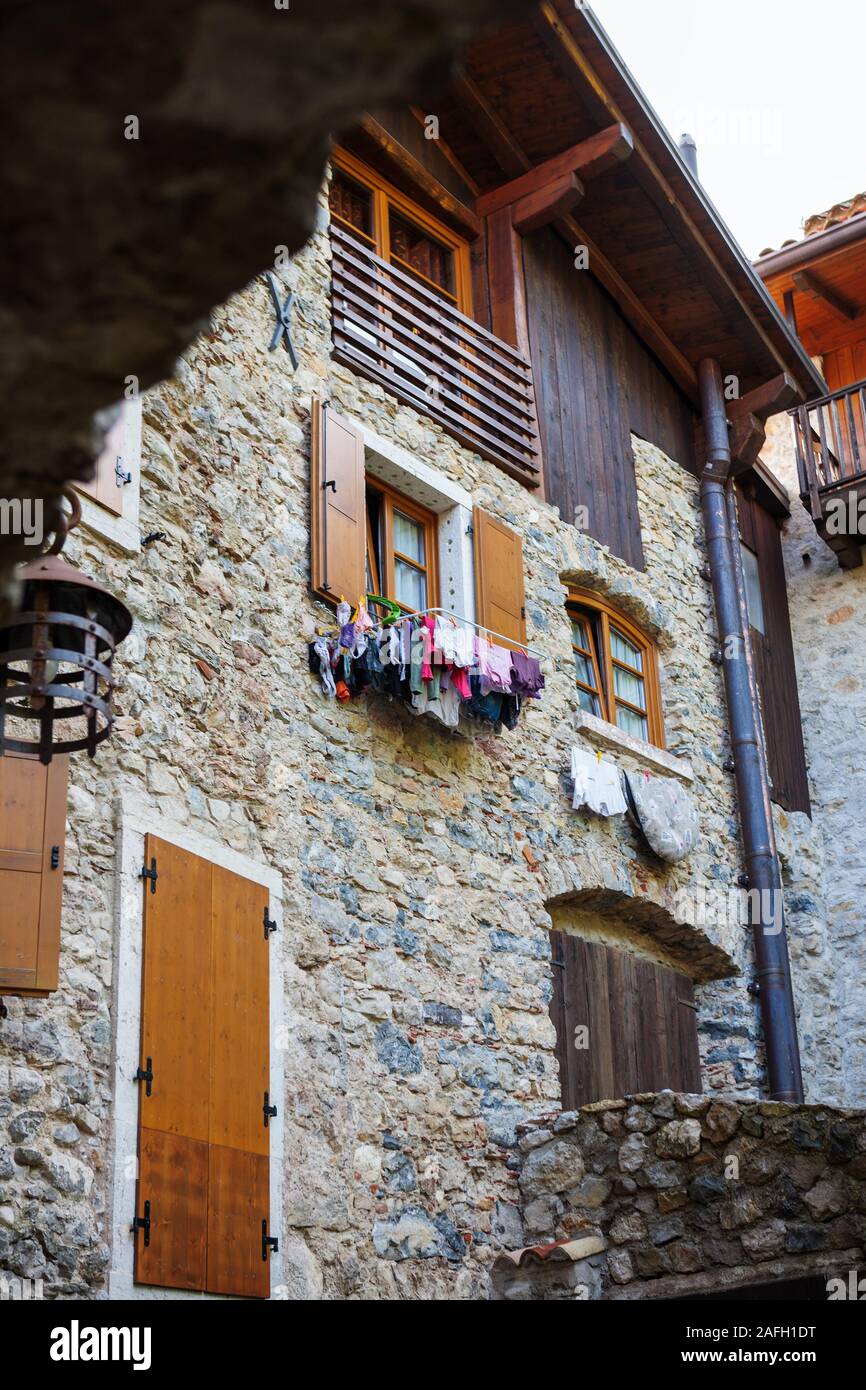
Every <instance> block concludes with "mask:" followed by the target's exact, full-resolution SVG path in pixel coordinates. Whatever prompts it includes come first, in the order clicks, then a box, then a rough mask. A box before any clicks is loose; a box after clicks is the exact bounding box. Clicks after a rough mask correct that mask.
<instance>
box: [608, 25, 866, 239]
mask: <svg viewBox="0 0 866 1390" xmlns="http://www.w3.org/2000/svg"><path fill="white" fill-rule="evenodd" d="M592 8H593V10H594V11H595V13H596V15H597V16H598V18H599V19H600V20H601V22H602V24H603V25H604V27H605V29H606V30H607V32H608V34H609V35H610V37H611V39H612V40H613V43H614V45H615V46H616V48H617V49H618V50H619V53H620V55H621V57H622V58H623V59H624V61H625V64H626V66H627V67H628V68H629V69H630V71H631V73H632V76H633V77H634V78H635V80H636V81H637V82H638V84H639V85H640V86H641V87H642V88H643V91H644V93H645V95H646V96H647V97H648V98H649V101H650V104H651V105H652V106H653V107H654V108H655V111H656V114H657V115H658V116H659V117H660V118H661V120H662V121H663V122H664V124H665V125H666V126H667V128H668V130H669V132H670V133H671V135H672V136H673V137H674V140H678V139H679V137H680V135H681V134H682V133H683V132H684V131H688V132H689V133H690V134H692V135H693V136H694V137H695V140H696V142H697V146H698V169H699V173H700V177H701V182H702V183H703V184H704V187H705V189H706V191H707V193H708V195H709V197H710V198H711V199H712V201H713V202H714V203H715V205H716V207H717V208H718V210H719V212H720V213H721V215H722V217H723V218H724V220H725V221H726V222H727V224H728V226H729V227H730V229H731V231H732V232H733V233H734V235H735V236H736V237H737V238H738V240H739V241H740V243H741V245H742V246H743V249H744V250H745V251H746V252H747V254H748V255H749V256H751V257H753V258H754V257H755V256H757V255H758V253H759V252H760V251H762V250H763V249H764V248H765V247H768V246H770V247H773V248H776V247H778V246H781V244H782V242H783V241H785V240H787V239H788V238H790V237H798V236H800V235H801V234H802V223H803V219H804V218H805V217H808V216H809V214H810V213H813V212H823V211H825V210H826V209H827V208H829V207H832V206H833V204H834V203H838V202H842V201H843V200H844V199H845V198H850V197H851V196H852V195H853V194H854V193H860V192H863V191H864V190H866V110H864V97H866V0H722V3H718V2H716V3H713V0H592Z"/></svg>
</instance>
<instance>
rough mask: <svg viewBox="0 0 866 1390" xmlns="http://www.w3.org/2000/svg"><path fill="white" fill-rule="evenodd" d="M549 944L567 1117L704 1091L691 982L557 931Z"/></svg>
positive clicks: (673, 972)
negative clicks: (595, 1104) (650, 1094)
mask: <svg viewBox="0 0 866 1390" xmlns="http://www.w3.org/2000/svg"><path fill="white" fill-rule="evenodd" d="M550 941H551V951H552V963H553V997H552V1000H551V1005H550V1016H551V1019H552V1020H553V1025H554V1027H555V1028H556V1042H557V1049H556V1050H557V1057H558V1059H559V1071H560V1080H561V1085H562V1105H563V1109H565V1110H575V1109H577V1107H578V1106H581V1105H588V1104H589V1103H590V1102H591V1101H596V1100H616V1099H619V1098H620V1097H621V1096H625V1095H633V1094H636V1093H638V1092H640V1091H661V1090H665V1089H670V1090H673V1091H688V1092H698V1091H700V1089H701V1067H700V1055H699V1052H698V1033H697V1016H696V1013H695V997H694V987H693V985H692V981H691V980H690V979H689V977H688V976H687V975H682V974H680V973H679V971H677V970H672V969H670V968H669V967H668V966H664V965H658V964H656V962H654V961H649V960H644V959H643V958H642V957H640V956H636V955H633V954H632V953H631V952H629V951H622V950H618V949H617V948H616V947H613V946H606V945H604V944H603V943H601V942H596V941H585V940H583V939H582V938H581V937H578V936H573V935H571V933H569V932H561V931H552V932H551V934H550Z"/></svg>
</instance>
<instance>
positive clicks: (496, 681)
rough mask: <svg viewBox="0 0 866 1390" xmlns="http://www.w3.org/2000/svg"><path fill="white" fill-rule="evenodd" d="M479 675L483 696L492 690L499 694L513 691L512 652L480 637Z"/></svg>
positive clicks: (478, 653)
mask: <svg viewBox="0 0 866 1390" xmlns="http://www.w3.org/2000/svg"><path fill="white" fill-rule="evenodd" d="M477 660H478V674H479V676H480V677H481V691H482V694H484V695H487V694H489V693H490V691H491V690H494V691H497V692H498V693H500V694H501V693H503V692H504V693H506V694H508V693H510V691H511V652H510V651H507V650H506V648H505V647H497V646H496V644H495V643H494V642H488V641H487V640H486V638H484V637H479V638H478V643H477Z"/></svg>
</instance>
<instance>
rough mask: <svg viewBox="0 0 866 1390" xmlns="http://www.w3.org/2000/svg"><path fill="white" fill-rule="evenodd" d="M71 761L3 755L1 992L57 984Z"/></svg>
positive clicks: (0, 788)
mask: <svg viewBox="0 0 866 1390" xmlns="http://www.w3.org/2000/svg"><path fill="white" fill-rule="evenodd" d="M68 771H69V759H68V758H67V757H56V758H54V759H53V760H52V761H51V763H49V765H48V766H47V767H44V766H43V765H42V763H40V762H39V761H38V760H37V759H35V758H30V757H25V756H24V755H22V754H18V753H8V754H6V756H5V757H2V758H0V903H2V910H0V994H10V995H11V994H25V995H26V994H35V995H44V994H47V993H48V992H49V991H50V990H54V989H56V988H57V981H58V972H59V968H60V913H61V902H62V897H63V851H64V842H65V839H66V785H67V777H68Z"/></svg>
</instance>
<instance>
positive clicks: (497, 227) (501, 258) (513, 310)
mask: <svg viewBox="0 0 866 1390" xmlns="http://www.w3.org/2000/svg"><path fill="white" fill-rule="evenodd" d="M487 274H488V279H489V283H490V331H491V332H492V333H495V334H496V336H497V338H501V339H502V341H503V342H505V343H511V345H512V347H516V348H520V350H521V352H523V353H525V354H526V356H527V357H528V356H529V316H528V314H527V311H526V284H525V281H524V278H523V242H522V240H521V238H520V235H519V233H518V232H516V231H515V229H514V226H513V225H512V221H511V209H510V208H500V210H499V212H494V213H493V215H492V216H491V217H488V219H487Z"/></svg>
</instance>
